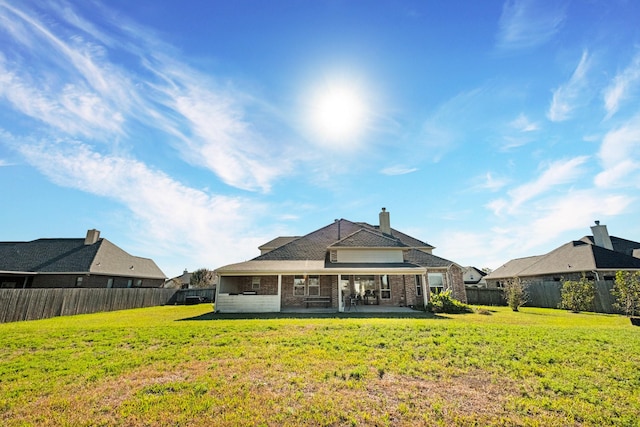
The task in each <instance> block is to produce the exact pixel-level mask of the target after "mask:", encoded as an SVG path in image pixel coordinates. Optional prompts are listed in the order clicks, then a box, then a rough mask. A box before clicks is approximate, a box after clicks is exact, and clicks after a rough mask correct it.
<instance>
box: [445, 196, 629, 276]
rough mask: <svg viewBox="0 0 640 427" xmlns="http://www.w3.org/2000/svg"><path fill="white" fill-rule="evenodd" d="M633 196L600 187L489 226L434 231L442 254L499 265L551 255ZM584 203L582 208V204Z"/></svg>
mask: <svg viewBox="0 0 640 427" xmlns="http://www.w3.org/2000/svg"><path fill="white" fill-rule="evenodd" d="M633 202H634V198H633V197H630V196H628V195H624V194H612V193H611V192H608V191H600V190H598V189H585V190H576V191H571V190H570V191H567V192H564V193H563V194H562V195H552V196H550V197H546V198H545V199H544V201H543V202H541V203H535V204H530V205H528V206H527V209H526V210H521V211H520V212H518V213H517V214H516V215H512V216H506V217H503V216H501V217H500V225H499V226H494V227H491V229H490V230H486V231H485V230H478V229H470V230H466V231H465V230H461V229H456V230H451V229H445V230H441V231H440V232H439V235H435V236H434V237H433V240H434V241H436V242H442V243H441V244H440V245H438V254H439V255H440V256H443V257H445V258H449V259H455V260H456V261H457V262H460V263H462V264H464V265H472V264H478V263H479V265H477V266H478V267H490V268H497V267H499V266H500V265H502V264H504V263H505V262H507V261H508V260H510V259H513V258H520V257H524V256H531V255H538V254H542V253H546V252H548V251H550V250H552V249H554V248H555V247H557V246H559V245H560V244H562V241H561V243H558V238H559V237H560V236H565V235H566V240H565V241H568V240H570V239H579V238H581V237H582V236H584V235H586V234H588V232H589V230H588V228H587V227H588V226H589V225H590V224H592V223H593V221H594V219H606V218H607V217H614V216H616V215H620V214H622V213H624V212H625V210H626V209H627V208H628V207H629V206H630V205H631V204H632V203H633ZM577 207H579V208H577Z"/></svg>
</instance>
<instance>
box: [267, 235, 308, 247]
mask: <svg viewBox="0 0 640 427" xmlns="http://www.w3.org/2000/svg"><path fill="white" fill-rule="evenodd" d="M299 237H300V236H280V237H276V238H275V239H273V240H269V241H268V242H267V243H265V244H263V245H261V246H258V249H260V250H263V249H275V248H279V247H280V246H282V245H286V244H287V243H289V242H291V241H293V240H296V239H297V238H299Z"/></svg>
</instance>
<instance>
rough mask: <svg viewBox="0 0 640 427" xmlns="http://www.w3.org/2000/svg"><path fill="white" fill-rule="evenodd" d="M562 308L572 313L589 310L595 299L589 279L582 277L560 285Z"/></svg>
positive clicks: (593, 287)
mask: <svg viewBox="0 0 640 427" xmlns="http://www.w3.org/2000/svg"><path fill="white" fill-rule="evenodd" d="M561 293H562V302H561V305H562V308H565V309H567V310H571V311H572V312H573V313H579V312H581V311H585V310H589V309H590V308H591V307H592V305H593V300H594V299H595V297H596V289H595V286H594V285H593V282H591V281H590V280H589V279H587V278H586V277H585V276H582V277H581V278H580V280H578V281H575V280H567V281H566V282H564V283H563V284H562V291H561Z"/></svg>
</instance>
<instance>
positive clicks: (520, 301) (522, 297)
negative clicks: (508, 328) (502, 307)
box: [504, 277, 527, 311]
mask: <svg viewBox="0 0 640 427" xmlns="http://www.w3.org/2000/svg"><path fill="white" fill-rule="evenodd" d="M504 298H505V299H506V300H507V305H508V306H509V308H511V310H513V311H518V309H519V308H520V307H522V306H523V305H525V304H526V303H527V293H526V291H525V289H524V285H523V284H522V281H521V280H520V278H519V277H514V278H513V279H510V280H508V281H507V283H506V284H505V285H504Z"/></svg>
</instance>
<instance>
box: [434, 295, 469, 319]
mask: <svg viewBox="0 0 640 427" xmlns="http://www.w3.org/2000/svg"><path fill="white" fill-rule="evenodd" d="M428 308H429V310H430V311H432V312H434V313H448V314H459V313H471V312H472V310H471V307H469V306H468V305H466V304H464V303H462V302H460V301H458V300H456V299H454V298H453V297H452V296H451V291H444V292H440V293H439V294H434V293H432V294H431V297H430V298H429V304H428Z"/></svg>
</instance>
